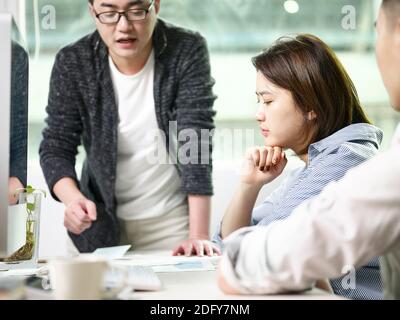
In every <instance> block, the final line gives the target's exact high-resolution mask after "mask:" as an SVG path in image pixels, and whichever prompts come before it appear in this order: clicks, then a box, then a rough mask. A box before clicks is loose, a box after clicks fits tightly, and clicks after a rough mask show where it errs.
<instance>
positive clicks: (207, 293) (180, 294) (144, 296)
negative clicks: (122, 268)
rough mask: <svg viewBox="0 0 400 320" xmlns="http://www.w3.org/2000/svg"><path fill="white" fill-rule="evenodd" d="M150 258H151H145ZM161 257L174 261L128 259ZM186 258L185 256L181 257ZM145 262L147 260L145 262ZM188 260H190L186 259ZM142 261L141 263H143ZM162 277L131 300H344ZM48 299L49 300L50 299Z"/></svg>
mask: <svg viewBox="0 0 400 320" xmlns="http://www.w3.org/2000/svg"><path fill="white" fill-rule="evenodd" d="M145 256H148V257H145ZM158 258H160V259H164V258H167V259H168V258H171V253H170V252H165V251H148V252H135V254H128V260H125V261H126V262H128V261H132V262H134V263H135V264H141V261H145V260H147V262H148V263H150V264H151V263H152V261H154V260H157V259H158ZM181 258H183V257H181ZM144 259H145V260H144ZM185 259H186V258H185ZM139 260H140V261H139ZM157 275H158V277H159V278H160V279H161V281H162V283H163V289H162V290H160V291H153V292H143V291H137V292H135V293H134V294H133V295H132V296H131V298H133V299H135V300H136V299H138V300H278V299H279V300H284V299H288V300H299V299H301V300H341V299H342V297H339V296H336V295H333V294H330V293H328V292H326V291H323V290H320V289H316V288H314V289H312V290H310V291H306V292H303V293H301V294H285V295H248V296H244V295H240V296H239V295H226V294H224V293H223V292H222V291H221V290H220V289H219V288H218V286H217V281H216V271H180V272H159V273H157ZM47 298H48V297H47ZM28 299H46V297H45V296H43V297H42V296H35V297H34V296H30V297H29V296H28Z"/></svg>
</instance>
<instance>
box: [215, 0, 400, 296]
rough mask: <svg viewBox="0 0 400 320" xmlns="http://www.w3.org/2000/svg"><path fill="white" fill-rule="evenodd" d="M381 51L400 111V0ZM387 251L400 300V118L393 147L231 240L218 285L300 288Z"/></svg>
mask: <svg viewBox="0 0 400 320" xmlns="http://www.w3.org/2000/svg"><path fill="white" fill-rule="evenodd" d="M376 28H377V34H378V40H377V43H376V55H377V62H378V66H379V69H380V71H381V75H382V79H383V82H384V84H385V87H386V89H387V91H388V93H389V96H390V101H391V104H392V106H393V107H394V109H396V110H397V111H399V112H400V77H399V74H400V0H383V2H382V5H381V7H380V10H379V16H378V19H377V23H376ZM379 255H381V256H382V258H381V265H382V271H381V272H382V276H383V284H384V295H385V298H387V299H391V298H396V299H399V298H400V281H398V280H399V277H400V124H399V127H398V130H397V131H396V134H395V136H394V138H393V145H392V147H391V149H390V150H389V151H387V152H385V153H382V154H380V155H378V156H376V157H375V158H373V159H372V160H369V161H368V162H365V163H364V164H362V165H360V166H359V167H357V168H354V169H352V170H350V171H349V172H348V173H347V174H346V176H345V177H344V178H343V179H342V180H340V181H339V182H332V183H330V184H329V185H328V186H327V187H326V188H325V189H324V190H323V191H322V193H321V194H320V195H319V196H317V197H315V198H313V199H311V200H309V201H307V202H305V203H303V204H302V205H300V206H299V207H297V208H296V209H295V210H294V212H293V213H292V215H291V216H290V217H289V218H287V219H286V220H281V221H277V222H274V223H272V224H270V225H269V226H267V227H248V228H242V229H239V230H237V231H236V232H235V233H232V234H231V235H230V236H229V237H228V238H227V239H226V240H225V252H224V255H223V257H222V260H221V263H220V267H219V271H218V284H219V286H220V288H221V289H222V290H223V291H224V292H225V293H228V294H274V293H281V292H287V291H302V290H306V289H309V288H311V287H312V286H313V285H315V283H316V281H317V280H318V279H323V278H334V277H338V276H341V275H343V273H347V272H349V271H350V273H349V276H350V275H351V272H352V271H351V270H354V269H355V268H357V267H359V266H362V265H363V264H365V263H366V262H367V261H369V260H370V259H371V258H372V257H375V256H379Z"/></svg>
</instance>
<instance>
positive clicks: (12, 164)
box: [0, 13, 29, 257]
mask: <svg viewBox="0 0 400 320" xmlns="http://www.w3.org/2000/svg"><path fill="white" fill-rule="evenodd" d="M0 30H1V32H0V70H1V72H0V108H1V116H0V257H4V256H7V255H9V254H10V252H8V244H7V241H8V238H9V234H8V232H9V230H8V210H9V206H10V205H11V204H12V202H9V194H10V192H11V191H12V190H10V189H11V188H9V181H11V178H17V179H18V180H19V181H20V182H21V184H22V185H24V186H25V185H26V177H27V140H28V139H27V138H28V72H29V71H28V70H29V66H28V64H29V59H28V53H27V51H26V49H25V48H26V47H25V45H24V43H23V41H22V37H21V34H20V32H19V30H18V28H17V26H16V24H15V23H14V21H13V18H12V15H11V14H9V13H0ZM14 181H15V180H14Z"/></svg>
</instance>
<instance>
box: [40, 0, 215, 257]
mask: <svg viewBox="0 0 400 320" xmlns="http://www.w3.org/2000/svg"><path fill="white" fill-rule="evenodd" d="M89 10H90V13H91V15H92V17H93V19H94V21H95V23H96V27H97V30H96V31H95V32H94V33H93V34H90V35H88V36H86V37H84V38H82V39H81V40H79V41H77V42H76V43H74V44H72V45H69V46H67V47H65V48H63V49H62V50H61V51H60V52H59V53H58V54H57V57H56V61H55V64H54V68H53V72H52V76H51V84H50V92H49V101H48V106H47V109H46V110H47V113H48V117H47V119H46V123H47V126H46V128H45V129H44V131H43V141H42V143H41V146H40V158H41V166H42V168H43V171H44V174H45V177H46V180H47V183H48V186H49V189H50V191H51V193H52V195H53V197H54V198H55V199H57V200H60V201H61V202H63V203H64V204H65V206H66V209H65V214H64V225H65V227H66V228H67V229H68V231H69V236H70V237H71V239H72V240H73V243H74V244H75V246H76V247H77V248H78V249H79V251H81V252H88V251H93V250H94V249H96V248H99V247H108V246H115V245H118V244H132V246H133V248H134V249H143V250H147V249H175V250H174V254H186V255H191V254H198V255H203V254H208V255H212V254H219V249H218V248H217V247H216V246H215V245H213V244H212V243H211V242H210V241H208V239H209V234H208V226H209V215H210V196H211V195H212V192H213V191H212V182H211V170H212V165H211V151H212V148H211V143H210V138H209V136H208V137H207V138H205V139H204V138H202V139H201V137H202V136H201V130H202V129H203V130H204V129H207V130H212V129H213V128H214V123H213V117H214V115H215V112H214V110H213V103H214V100H215V98H216V97H215V96H214V95H213V92H212V87H213V85H214V81H213V79H212V78H211V75H210V64H209V55H208V51H207V46H206V42H205V40H204V38H203V37H201V36H200V35H199V34H198V33H195V32H192V31H189V30H185V29H183V28H178V27H176V26H173V25H171V24H168V23H166V22H164V21H163V20H161V19H159V18H158V13H159V10H160V0H152V1H149V0H133V1H132V0H89ZM174 128H176V130H175V131H174ZM181 132H184V133H185V134H184V135H183V138H182V136H181V134H180V133H181ZM159 138H160V139H159ZM187 138H189V141H187ZM81 141H82V144H83V146H84V148H85V151H86V159H85V162H84V165H83V169H82V176H81V179H80V181H79V180H78V178H77V175H76V172H75V168H74V166H75V157H76V154H77V147H78V145H79V144H80V143H81ZM160 141H161V142H160ZM182 146H184V147H185V149H184V150H189V151H190V161H182V159H181V158H179V157H178V159H175V161H173V160H174V157H175V156H176V154H178V156H179V154H180V152H179V148H180V147H182ZM192 150H196V152H192ZM204 150H206V151H207V157H206V159H205V157H204V154H201V153H200V151H202V152H204ZM155 154H166V155H167V156H166V158H165V159H166V160H169V161H160V158H157V159H156V160H157V161H154V159H155V157H154V155H155ZM171 160H172V161H171ZM184 160H185V159H184Z"/></svg>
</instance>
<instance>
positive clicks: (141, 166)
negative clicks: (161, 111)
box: [109, 52, 186, 220]
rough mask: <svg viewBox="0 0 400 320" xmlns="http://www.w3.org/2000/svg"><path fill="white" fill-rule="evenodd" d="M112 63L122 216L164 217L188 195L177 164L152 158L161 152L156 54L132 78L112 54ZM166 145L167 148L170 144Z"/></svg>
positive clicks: (125, 217)
mask: <svg viewBox="0 0 400 320" xmlns="http://www.w3.org/2000/svg"><path fill="white" fill-rule="evenodd" d="M109 64H110V70H111V78H112V80H113V85H114V92H115V98H116V103H117V106H118V114H119V124H118V158H117V178H116V188H115V194H116V200H117V216H118V217H119V218H121V219H123V220H137V219H146V218H155V217H159V216H162V215H163V214H166V213H168V212H169V211H171V210H172V209H174V208H176V207H177V206H183V205H185V204H186V196H185V194H184V193H183V192H182V190H181V186H182V182H181V178H180V177H179V175H178V172H177V170H176V167H175V166H174V165H173V164H162V163H161V164H160V163H158V162H156V163H154V161H149V159H152V158H154V157H153V155H154V154H155V153H156V152H157V151H159V150H157V147H158V144H157V140H156V139H155V138H154V135H155V133H156V132H157V130H158V125H157V120H156V113H155V104H154V95H153V80H154V52H152V53H151V55H150V57H149V59H148V61H147V63H146V65H145V66H144V67H143V69H142V70H141V71H140V72H139V73H137V74H135V75H133V76H127V75H124V74H122V73H121V72H120V71H119V70H118V69H117V67H116V66H115V64H114V62H113V61H112V58H111V57H109ZM162 147H163V148H164V149H166V147H165V144H162ZM164 152H165V153H166V150H164ZM166 154H167V153H166Z"/></svg>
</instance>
